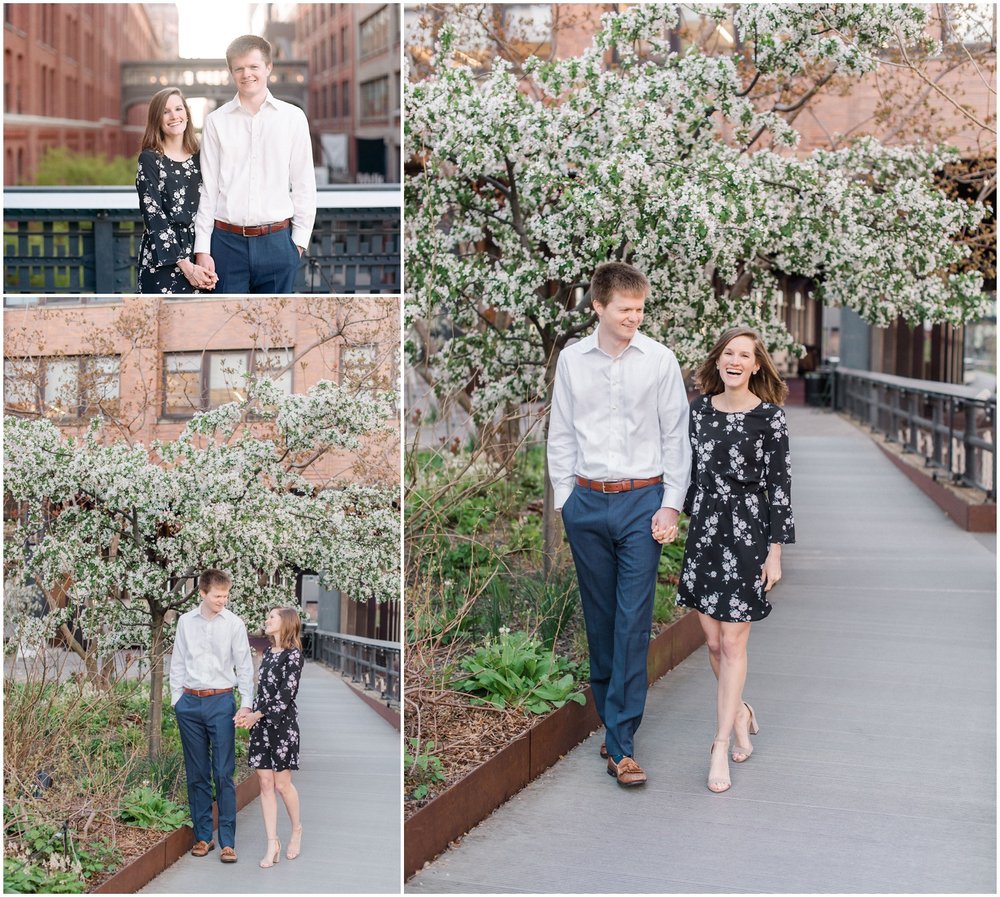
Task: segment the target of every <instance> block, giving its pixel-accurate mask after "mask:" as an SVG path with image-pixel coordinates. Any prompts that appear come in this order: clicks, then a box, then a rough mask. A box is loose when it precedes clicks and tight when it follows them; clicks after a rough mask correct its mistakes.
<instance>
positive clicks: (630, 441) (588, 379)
mask: <svg viewBox="0 0 1000 897" xmlns="http://www.w3.org/2000/svg"><path fill="white" fill-rule="evenodd" d="M599 329H600V328H599V327H598V330H599ZM598 330H595V331H594V333H592V334H591V335H590V336H588V337H586V338H584V339H582V340H579V341H578V342H576V343H573V344H571V345H568V346H566V347H565V348H564V349H563V350H562V352H561V353H560V355H559V361H558V363H557V365H556V378H555V385H554V387H553V392H552V411H551V414H550V417H549V437H548V447H547V456H548V468H549V478H550V479H551V481H552V488H553V492H554V499H555V506H556V508H557V509H558V508H561V507H562V506H563V504H564V503H565V502H566V499H567V498H569V496H570V494H571V493H572V491H573V485H574V482H575V479H576V476H577V475H579V476H582V477H586V478H587V479H589V480H601V481H609V480H627V479H647V478H650V477H656V476H662V477H663V483H664V488H663V502H662V506H663V507H665V508H676V509H677V510H680V509H681V508H682V506H683V504H684V496H685V494H686V493H687V488H688V480H689V479H690V476H691V445H690V442H689V441H688V400H687V391H686V390H685V388H684V379H683V377H682V376H681V369H680V365H678V363H677V358H676V357H675V356H674V353H673V352H671V351H670V349H668V348H667V347H666V346H664V345H661V344H660V343H658V342H656V341H655V340H652V339H650V338H649V337H648V336H646V335H645V334H642V333H636V334H635V335H634V336H633V337H632V339H631V340H630V341H629V344H628V346H627V347H626V348H625V349H624V351H623V352H622V353H621V355H619V356H617V357H616V358H612V357H611V356H610V355H608V354H607V353H606V352H605V351H604V350H603V349H601V347H600V346H599V345H598V341H597V334H598Z"/></svg>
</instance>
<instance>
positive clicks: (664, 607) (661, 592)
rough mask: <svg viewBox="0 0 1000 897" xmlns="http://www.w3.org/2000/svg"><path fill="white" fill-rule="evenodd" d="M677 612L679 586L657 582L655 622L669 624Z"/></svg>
mask: <svg viewBox="0 0 1000 897" xmlns="http://www.w3.org/2000/svg"><path fill="white" fill-rule="evenodd" d="M676 610H677V586H676V585H673V584H672V583H664V582H657V584H656V596H655V597H654V598H653V622H654V623H669V622H670V621H671V620H672V619H673V618H674V612H675V611H676Z"/></svg>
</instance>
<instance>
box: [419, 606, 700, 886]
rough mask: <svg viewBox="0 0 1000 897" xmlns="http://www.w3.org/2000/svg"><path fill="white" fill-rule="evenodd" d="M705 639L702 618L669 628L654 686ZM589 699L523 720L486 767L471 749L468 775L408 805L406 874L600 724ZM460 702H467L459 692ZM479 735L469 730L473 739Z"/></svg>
mask: <svg viewBox="0 0 1000 897" xmlns="http://www.w3.org/2000/svg"><path fill="white" fill-rule="evenodd" d="M703 642H704V636H703V634H702V630H701V626H700V625H699V623H698V618H697V614H696V613H687V614H684V615H683V616H681V617H679V618H678V619H677V620H675V621H674V622H672V623H671V624H670V625H668V626H666V627H665V628H664V629H663V630H662V631H661V632H660V633H659V634H658V635H657V636H656V637H655V638H654V639H653V640H652V641H651V642H650V645H649V655H648V660H647V669H648V673H649V681H650V684H652V683H653V682H654V681H655V680H656V679H658V678H660V676H662V675H664V674H665V673H667V672H669V671H670V670H671V669H673V668H674V667H675V666H677V664H679V663H680V662H681V661H682V660H684V659H685V658H686V657H688V656H689V655H690V654H691V653H692V652H693V651H695V650H696V649H697V648H698V647H699V646H700V645H701V644H702V643H703ZM585 695H586V704H584V705H583V706H581V705H579V704H574V703H569V704H566V705H564V706H563V707H561V708H559V709H558V710H554V711H553V712H552V713H550V714H548V715H547V716H545V717H544V718H542V719H540V720H539V719H537V717H536V718H533V719H532V718H528V717H526V716H524V715H523V714H518V715H516V718H517V723H515V724H512V725H508V726H506V727H501V729H500V731H499V732H493V733H491V737H490V738H489V740H488V741H487V743H486V744H485V745H482V746H480V747H479V749H478V750H479V753H481V754H487V753H488V756H486V757H484V758H483V759H482V760H481V761H480V762H478V763H469V762H468V761H469V759H470V754H469V752H468V751H466V752H465V757H466V763H465V766H466V767H468V771H467V772H466V774H465V775H464V776H462V777H461V778H460V779H458V780H457V781H455V783H454V784H453V785H451V786H450V787H449V788H447V789H446V790H444V791H443V792H441V793H440V794H438V795H437V796H436V797H434V798H433V799H430V800H423V801H407V802H406V804H407V811H408V814H409V815H408V818H407V819H406V821H405V824H404V835H403V841H404V870H403V871H404V875H405V876H406V877H407V878H408V877H410V876H411V875H413V874H414V873H415V872H416V871H417V870H419V869H420V868H421V867H422V866H423V865H424V863H426V862H428V861H429V860H431V859H433V858H434V857H435V856H437V854H439V853H440V852H441V851H443V850H444V849H445V848H446V847H447V846H448V845H449V843H450V842H452V841H454V840H455V839H456V838H459V837H461V836H462V835H464V834H465V833H466V832H467V831H469V830H470V829H471V828H473V827H474V826H475V825H477V824H478V823H479V822H481V821H482V820H483V819H485V818H486V817H487V816H489V814H490V813H492V812H493V810H495V809H496V808H497V807H499V806H500V805H501V804H503V803H504V802H505V801H507V800H509V799H510V798H511V797H512V796H513V795H514V794H516V793H517V792H518V791H520V790H521V789H522V788H523V787H524V786H525V785H527V784H528V783H529V782H531V781H532V780H533V779H535V778H536V777H537V776H539V775H541V773H542V772H544V771H545V770H546V769H548V768H549V767H550V766H551V765H552V764H553V763H555V762H556V761H557V760H559V759H560V757H562V756H563V755H564V754H566V753H567V752H568V751H569V750H570V749H572V748H573V747H575V746H576V745H577V744H579V743H580V742H581V741H583V740H584V739H585V738H587V736H588V735H590V734H591V733H592V732H593V731H595V730H596V729H597V728H599V727H600V719H599V718H598V716H597V710H596V708H595V707H594V702H593V698H592V696H591V694H590V688H589V687H587V689H586V690H585ZM455 698H456V700H457V701H462V700H464V699H463V698H462V697H461V696H460V695H457V694H456V695H455ZM469 709H470V711H471V710H474V709H475V708H469ZM470 715H471V714H470ZM512 716H515V715H513V714H512V713H511V712H509V711H508V712H507V714H499V713H498V714H497V717H496V719H497V720H503V719H505V718H508V717H512ZM508 722H511V723H513V722H514V720H513V719H508ZM474 731H475V730H474V729H472V728H468V727H467V728H466V739H467V740H468V738H469V737H470V733H473V732H474ZM500 740H504V744H503V746H502V747H500V748H499V749H498V750H491V749H490V748H491V747H494V746H495V743H496V742H497V741H500ZM459 744H460V743H459ZM471 758H472V759H474V758H475V752H473V753H472V755H471ZM452 771H454V768H453V769H452Z"/></svg>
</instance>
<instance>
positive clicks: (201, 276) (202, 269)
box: [177, 253, 219, 290]
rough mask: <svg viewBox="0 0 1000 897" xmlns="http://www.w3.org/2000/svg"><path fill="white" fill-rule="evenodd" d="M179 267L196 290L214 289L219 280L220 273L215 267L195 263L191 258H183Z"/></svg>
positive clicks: (178, 263) (178, 264)
mask: <svg viewBox="0 0 1000 897" xmlns="http://www.w3.org/2000/svg"><path fill="white" fill-rule="evenodd" d="M199 254H200V253H199ZM177 267H178V268H180V269H181V273H182V274H183V275H184V277H185V279H186V280H187V282H188V283H189V284H191V286H193V287H194V288H195V289H196V290H212V289H215V285H216V284H217V283H218V282H219V275H218V274H216V273H215V271H214V269H212V268H209V267H206V266H203V265H200V264H195V263H194V262H192V261H191V260H190V259H181V260H180V261H179V262H177Z"/></svg>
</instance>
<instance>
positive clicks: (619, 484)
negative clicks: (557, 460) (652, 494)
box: [576, 477, 663, 494]
mask: <svg viewBox="0 0 1000 897" xmlns="http://www.w3.org/2000/svg"><path fill="white" fill-rule="evenodd" d="M662 482H663V477H650V478H649V479H647V480H614V481H612V482H610V483H602V482H601V481H600V480H588V479H585V478H584V477H577V478H576V483H577V485H578V486H583V487H584V488H585V489H593V490H594V491H595V492H604V493H605V494H608V493H614V492H631V491H632V490H633V489H642V488H643V487H645V486H655V485H656V484H657V483H662Z"/></svg>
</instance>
